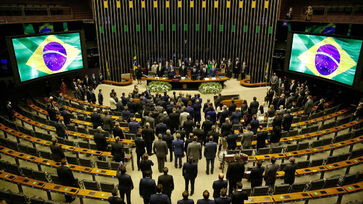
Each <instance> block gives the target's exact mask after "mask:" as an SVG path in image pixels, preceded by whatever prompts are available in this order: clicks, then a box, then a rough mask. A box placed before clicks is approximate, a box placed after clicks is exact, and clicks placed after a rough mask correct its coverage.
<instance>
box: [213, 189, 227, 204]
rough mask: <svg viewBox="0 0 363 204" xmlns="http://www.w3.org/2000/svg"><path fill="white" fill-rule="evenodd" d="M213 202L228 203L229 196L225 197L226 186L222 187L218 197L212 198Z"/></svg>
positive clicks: (217, 203)
mask: <svg viewBox="0 0 363 204" xmlns="http://www.w3.org/2000/svg"><path fill="white" fill-rule="evenodd" d="M214 203H215V204H230V203H231V198H230V197H227V189H226V188H222V190H221V196H220V197H218V198H214Z"/></svg>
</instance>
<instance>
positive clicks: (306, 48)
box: [289, 33, 362, 86]
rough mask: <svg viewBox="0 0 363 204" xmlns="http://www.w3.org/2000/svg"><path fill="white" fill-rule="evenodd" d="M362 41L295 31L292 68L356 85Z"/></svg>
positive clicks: (291, 58) (290, 68) (291, 60)
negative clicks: (355, 79)
mask: <svg viewBox="0 0 363 204" xmlns="http://www.w3.org/2000/svg"><path fill="white" fill-rule="evenodd" d="M361 48H362V40H356V39H348V38H338V37H330V36H321V35H308V34H298V33H294V34H293V38H292V46H291V55H290V63H289V70H290V71H295V72H300V73H304V74H309V75H313V76H318V77H322V78H325V79H330V80H334V81H336V82H339V83H343V84H346V85H350V86H351V85H353V82H354V77H355V74H356V71H357V64H358V59H359V56H360V52H361Z"/></svg>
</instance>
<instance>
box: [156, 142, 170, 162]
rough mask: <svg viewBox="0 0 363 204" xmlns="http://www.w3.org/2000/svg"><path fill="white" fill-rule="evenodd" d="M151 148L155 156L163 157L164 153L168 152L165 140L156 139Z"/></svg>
mask: <svg viewBox="0 0 363 204" xmlns="http://www.w3.org/2000/svg"><path fill="white" fill-rule="evenodd" d="M153 150H154V152H155V154H156V156H157V157H159V158H165V157H166V155H167V154H168V145H167V144H166V142H165V141H163V140H160V139H158V140H156V141H155V142H154V149H153Z"/></svg>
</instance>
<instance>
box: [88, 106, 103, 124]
mask: <svg viewBox="0 0 363 204" xmlns="http://www.w3.org/2000/svg"><path fill="white" fill-rule="evenodd" d="M91 121H92V124H93V129H97V127H98V126H102V119H101V115H100V114H99V113H97V108H95V109H93V113H92V114H91Z"/></svg>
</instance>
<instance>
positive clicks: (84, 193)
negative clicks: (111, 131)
mask: <svg viewBox="0 0 363 204" xmlns="http://www.w3.org/2000/svg"><path fill="white" fill-rule="evenodd" d="M0 179H2V180H4V181H7V182H11V183H15V184H17V185H18V186H19V189H20V188H21V186H23V185H24V186H29V187H32V188H37V189H41V190H44V191H46V192H47V195H48V198H49V199H51V196H50V192H56V193H61V194H68V195H73V196H77V197H79V198H80V199H81V203H83V200H82V199H83V198H91V199H99V200H107V199H108V197H110V196H111V193H108V192H103V191H94V190H88V189H81V188H75V187H70V186H63V185H58V184H54V183H48V182H43V181H39V180H35V179H31V178H27V177H23V176H19V175H15V174H11V173H8V172H5V171H0ZM362 189H363V182H362V181H361V182H357V183H353V184H350V185H345V186H338V187H332V188H325V189H319V190H312V191H305V192H298V193H287V194H277V195H272V196H271V195H267V196H251V197H249V199H248V200H247V201H245V203H280V202H292V201H302V200H306V201H308V200H310V199H318V198H323V197H330V196H338V199H340V200H341V199H342V196H343V195H344V194H348V193H355V192H359V191H361V190H362ZM305 203H307V202H305Z"/></svg>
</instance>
